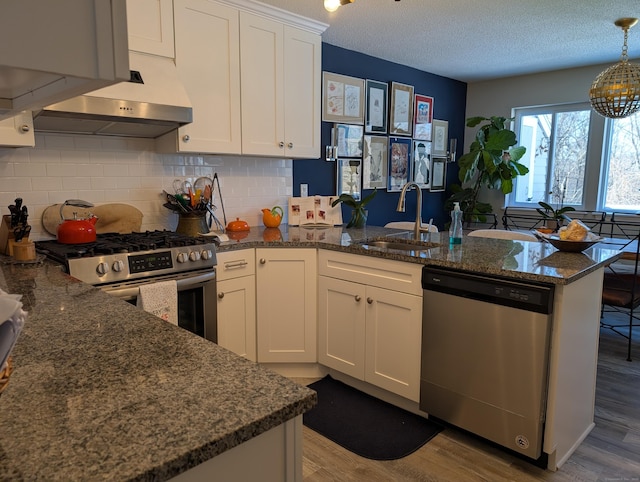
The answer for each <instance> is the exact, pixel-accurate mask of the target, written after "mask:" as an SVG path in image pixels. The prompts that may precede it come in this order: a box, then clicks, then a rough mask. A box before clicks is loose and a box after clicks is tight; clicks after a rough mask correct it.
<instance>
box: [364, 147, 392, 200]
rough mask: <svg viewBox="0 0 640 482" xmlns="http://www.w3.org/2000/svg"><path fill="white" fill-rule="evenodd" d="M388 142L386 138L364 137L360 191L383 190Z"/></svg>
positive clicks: (385, 178) (385, 177) (385, 183)
mask: <svg viewBox="0 0 640 482" xmlns="http://www.w3.org/2000/svg"><path fill="white" fill-rule="evenodd" d="M388 147H389V142H388V138H387V137H386V136H364V149H363V156H364V158H363V163H362V189H373V188H376V187H377V188H378V189H385V188H386V187H387V169H388V166H387V164H388V161H387V159H388V158H389V150H388Z"/></svg>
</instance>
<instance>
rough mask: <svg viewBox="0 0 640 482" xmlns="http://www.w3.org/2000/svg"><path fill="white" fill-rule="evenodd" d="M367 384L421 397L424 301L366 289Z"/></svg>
mask: <svg viewBox="0 0 640 482" xmlns="http://www.w3.org/2000/svg"><path fill="white" fill-rule="evenodd" d="M366 311H367V315H366V319H367V321H366V323H367V326H366V343H365V346H366V354H365V381H367V382H369V383H372V384H374V385H377V386H379V387H381V388H384V389H385V390H389V391H390V392H393V393H396V394H398V395H401V396H403V397H405V398H408V399H410V400H413V401H415V402H418V401H419V398H420V345H421V336H422V298H421V297H419V296H414V295H408V294H405V293H399V292H397V291H391V290H385V289H381V288H375V287H371V286H368V287H367V299H366Z"/></svg>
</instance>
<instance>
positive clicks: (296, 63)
mask: <svg viewBox="0 0 640 482" xmlns="http://www.w3.org/2000/svg"><path fill="white" fill-rule="evenodd" d="M321 52H322V40H321V38H320V36H319V35H316V34H313V33H310V32H306V31H304V30H300V29H297V28H293V27H288V26H285V28H284V82H285V85H286V89H285V92H284V96H285V107H284V120H285V127H284V131H285V156H286V157H303V158H304V157H306V158H310V159H317V158H318V157H320V118H321V115H320V109H321V106H320V104H321V95H320V93H321V88H322V87H321V83H322V80H321V77H322V75H321V73H322V58H321V57H322V55H321Z"/></svg>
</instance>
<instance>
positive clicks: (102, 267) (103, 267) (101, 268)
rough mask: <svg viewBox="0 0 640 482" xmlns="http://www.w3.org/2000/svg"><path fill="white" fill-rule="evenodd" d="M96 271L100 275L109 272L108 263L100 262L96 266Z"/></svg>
mask: <svg viewBox="0 0 640 482" xmlns="http://www.w3.org/2000/svg"><path fill="white" fill-rule="evenodd" d="M96 271H97V272H98V274H99V275H100V276H104V275H105V274H107V273H108V272H109V263H100V264H99V265H98V267H97V268H96Z"/></svg>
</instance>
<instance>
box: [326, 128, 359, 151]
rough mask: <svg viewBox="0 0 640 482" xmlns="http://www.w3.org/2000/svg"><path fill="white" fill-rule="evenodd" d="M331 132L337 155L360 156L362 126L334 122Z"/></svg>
mask: <svg viewBox="0 0 640 482" xmlns="http://www.w3.org/2000/svg"><path fill="white" fill-rule="evenodd" d="M333 132H334V135H335V139H334V146H336V148H337V151H336V152H337V155H338V157H362V136H363V135H364V132H363V127H362V126H357V125H353V124H335V126H334V131H333Z"/></svg>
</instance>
